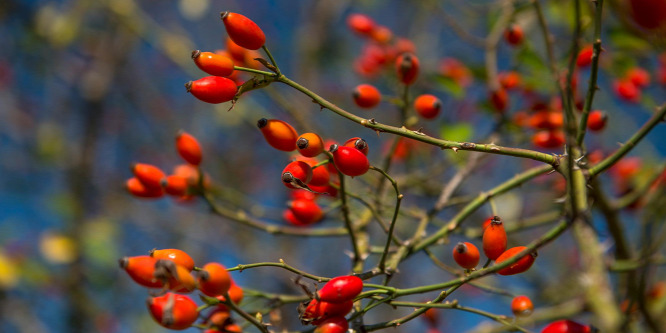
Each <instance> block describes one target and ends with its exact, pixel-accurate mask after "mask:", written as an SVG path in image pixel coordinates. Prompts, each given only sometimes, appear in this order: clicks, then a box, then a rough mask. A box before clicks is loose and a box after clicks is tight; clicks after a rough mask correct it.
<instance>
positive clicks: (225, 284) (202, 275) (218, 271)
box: [199, 262, 231, 297]
mask: <svg viewBox="0 0 666 333" xmlns="http://www.w3.org/2000/svg"><path fill="white" fill-rule="evenodd" d="M230 287H231V275H229V272H228V271H227V268H226V267H224V266H223V265H222V264H219V263H216V262H211V263H207V264H205V265H204V266H203V267H202V268H201V271H199V290H201V292H202V293H204V294H206V295H208V296H210V297H215V296H219V295H222V294H224V293H226V292H228V291H229V288H230Z"/></svg>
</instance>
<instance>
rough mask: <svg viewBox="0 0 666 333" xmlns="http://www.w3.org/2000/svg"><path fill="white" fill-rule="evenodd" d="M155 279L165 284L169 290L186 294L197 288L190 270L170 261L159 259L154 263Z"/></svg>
mask: <svg viewBox="0 0 666 333" xmlns="http://www.w3.org/2000/svg"><path fill="white" fill-rule="evenodd" d="M154 275H155V278H157V279H158V280H160V281H162V282H164V283H165V285H166V286H167V287H168V289H169V290H171V291H175V292H179V293H188V292H191V291H192V290H194V289H196V288H197V282H196V280H194V277H193V276H192V274H190V270H189V269H187V268H186V267H185V266H181V265H178V264H176V263H175V262H174V261H172V260H167V259H159V260H157V262H156V263H155V274H154Z"/></svg>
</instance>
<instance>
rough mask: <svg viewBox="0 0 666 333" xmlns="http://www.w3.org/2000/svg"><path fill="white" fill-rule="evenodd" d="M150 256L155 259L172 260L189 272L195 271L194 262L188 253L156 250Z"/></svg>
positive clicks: (175, 250) (177, 250) (173, 250)
mask: <svg viewBox="0 0 666 333" xmlns="http://www.w3.org/2000/svg"><path fill="white" fill-rule="evenodd" d="M150 256H151V257H153V258H155V259H164V260H171V261H173V262H175V263H176V264H178V265H181V266H183V267H185V268H187V269H188V270H190V271H191V270H193V269H194V260H193V259H192V257H190V255H189V254H187V252H185V251H183V250H179V249H162V250H158V249H154V250H152V251H150Z"/></svg>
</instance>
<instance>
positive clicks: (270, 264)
mask: <svg viewBox="0 0 666 333" xmlns="http://www.w3.org/2000/svg"><path fill="white" fill-rule="evenodd" d="M256 267H280V268H283V269H286V270H288V271H290V272H293V273H296V274H298V275H301V276H303V277H306V278H308V279H312V280H315V281H317V282H325V281H328V280H330V278H327V277H323V276H316V275H312V274H309V273H307V272H305V271H302V270H300V269H297V268H295V267H292V266H289V265H287V263H285V262H284V260H282V259H280V262H258V263H253V264H245V265H237V266H235V267H230V268H227V271H229V272H233V271H239V272H242V271H243V270H245V269H249V268H256Z"/></svg>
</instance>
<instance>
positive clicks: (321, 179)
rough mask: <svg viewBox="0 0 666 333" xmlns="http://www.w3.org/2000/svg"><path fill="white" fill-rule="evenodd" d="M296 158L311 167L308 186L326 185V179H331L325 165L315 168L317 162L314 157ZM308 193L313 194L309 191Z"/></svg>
mask: <svg viewBox="0 0 666 333" xmlns="http://www.w3.org/2000/svg"><path fill="white" fill-rule="evenodd" d="M298 160H300V161H303V162H305V163H307V164H308V165H310V167H311V168H312V179H310V182H309V183H308V186H328V181H329V180H330V179H331V174H330V173H329V171H328V168H327V167H326V166H325V165H321V166H318V167H316V168H315V167H314V166H315V165H317V163H319V162H317V160H315V159H314V158H299V159H298ZM292 192H293V191H292ZM304 192H307V191H304ZM308 193H310V194H312V195H314V194H313V193H311V192H308Z"/></svg>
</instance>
